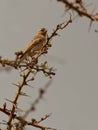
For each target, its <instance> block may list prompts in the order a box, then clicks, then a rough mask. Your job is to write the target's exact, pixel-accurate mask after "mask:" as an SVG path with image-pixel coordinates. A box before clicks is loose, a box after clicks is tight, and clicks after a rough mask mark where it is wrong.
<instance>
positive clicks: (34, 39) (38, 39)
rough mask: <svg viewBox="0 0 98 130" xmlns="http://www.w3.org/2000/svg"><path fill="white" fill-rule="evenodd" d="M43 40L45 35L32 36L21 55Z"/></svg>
mask: <svg viewBox="0 0 98 130" xmlns="http://www.w3.org/2000/svg"><path fill="white" fill-rule="evenodd" d="M43 41H44V42H45V37H35V38H33V39H32V40H31V41H30V43H29V44H28V45H27V46H26V48H25V49H24V50H23V55H24V54H25V53H27V52H29V51H30V50H32V49H33V47H35V46H38V45H39V44H41V42H43Z"/></svg>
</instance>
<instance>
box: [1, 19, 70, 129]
mask: <svg viewBox="0 0 98 130" xmlns="http://www.w3.org/2000/svg"><path fill="white" fill-rule="evenodd" d="M71 22H72V20H71V17H70V19H69V20H68V21H67V22H64V23H62V24H58V25H57V26H56V28H55V29H54V30H53V32H52V33H51V35H50V37H48V39H47V43H46V45H45V46H44V48H43V49H42V51H41V53H40V54H39V55H38V56H37V57H36V58H32V60H31V61H28V60H25V62H24V61H23V62H22V63H20V64H19V65H18V64H17V58H16V60H13V61H12V60H8V59H3V58H2V57H0V64H1V65H2V66H3V67H6V66H10V67H12V68H15V69H22V71H24V72H23V73H22V71H21V72H20V76H21V77H22V81H20V82H19V83H18V84H16V86H17V88H18V90H17V93H16V95H15V97H14V99H13V100H12V101H11V103H12V107H11V109H8V108H7V105H6V103H5V104H4V105H3V108H0V111H1V112H3V113H5V114H6V115H8V117H9V119H8V121H7V123H6V125H7V130H11V129H12V128H15V129H16V130H18V129H20V128H21V130H22V129H23V128H24V127H25V126H26V125H31V126H34V127H37V128H40V129H41V130H47V129H52V128H50V127H44V126H41V125H40V124H39V123H40V122H42V121H44V120H45V119H46V118H48V117H49V116H50V115H46V116H45V117H43V118H41V120H39V121H36V119H32V120H31V121H27V120H25V118H26V116H27V115H28V114H29V113H30V112H31V111H34V110H35V107H36V105H37V104H38V103H39V101H40V99H42V98H43V94H44V93H45V92H46V90H47V88H48V87H49V85H50V81H49V82H48V83H47V84H46V85H45V87H44V88H42V89H40V90H39V96H38V98H36V99H35V101H34V102H33V103H32V105H31V107H30V109H28V110H27V111H26V113H25V114H24V115H23V116H17V112H16V109H17V108H18V107H17V103H18V100H19V97H20V95H22V89H23V87H24V85H28V82H29V81H33V80H34V78H30V76H31V74H34V73H32V70H36V72H37V73H38V72H40V71H42V72H43V73H44V74H47V76H49V77H50V78H51V76H52V75H55V73H54V71H53V69H52V68H49V67H47V62H44V63H43V64H42V65H38V62H39V60H38V59H39V57H40V56H41V55H43V54H44V53H45V54H46V53H47V52H48V49H49V48H50V47H51V45H50V42H51V40H52V38H53V37H55V36H56V35H58V34H57V32H58V31H59V30H63V29H64V28H66V26H68V25H69V23H71ZM18 54H19V53H17V54H16V55H18ZM23 68H24V69H23ZM14 119H17V120H18V123H16V124H15V123H14V122H13V120H14Z"/></svg>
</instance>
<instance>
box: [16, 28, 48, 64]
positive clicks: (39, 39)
mask: <svg viewBox="0 0 98 130" xmlns="http://www.w3.org/2000/svg"><path fill="white" fill-rule="evenodd" d="M47 36H48V34H47V30H46V29H45V28H41V29H40V30H38V31H37V32H36V34H35V36H34V37H33V38H32V40H31V41H30V42H29V44H28V45H27V46H26V47H25V49H24V50H23V51H22V55H21V56H20V59H19V62H18V64H20V63H21V62H22V61H23V60H25V59H26V58H28V57H29V56H34V55H35V54H37V52H40V50H41V49H42V48H43V47H44V46H45V44H46V42H47Z"/></svg>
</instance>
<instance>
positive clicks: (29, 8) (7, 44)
mask: <svg viewBox="0 0 98 130" xmlns="http://www.w3.org/2000/svg"><path fill="white" fill-rule="evenodd" d="M90 3H94V5H92V4H90ZM88 4H90V6H88V8H89V10H90V9H91V11H90V12H92V9H94V8H95V7H96V9H97V7H98V6H97V5H98V1H97V0H93V1H92V0H89V1H88ZM66 20H68V19H67V18H66V15H64V6H63V4H61V3H57V2H56V0H28V1H27V0H0V55H2V56H3V57H4V58H8V59H14V58H15V55H14V52H16V51H19V50H22V49H23V48H24V47H25V46H26V44H27V43H28V42H29V40H30V39H31V38H32V37H33V35H34V32H35V31H36V30H37V29H39V28H41V27H45V28H47V29H48V33H49V34H50V33H51V32H52V30H53V29H54V28H55V27H56V25H57V24H59V23H61V22H64V21H66ZM89 23H90V21H89V20H88V19H86V18H78V19H76V20H75V21H73V23H72V24H70V25H69V26H68V27H67V28H66V29H65V30H63V31H60V32H59V34H60V37H55V38H54V39H53V41H52V43H53V47H52V48H51V49H50V50H49V54H48V55H47V56H43V58H42V60H48V62H49V64H50V66H53V67H54V68H55V69H56V76H55V77H53V82H52V85H51V86H50V88H49V89H48V91H47V93H46V94H45V96H44V99H43V100H42V101H41V102H40V104H39V105H38V106H37V111H36V112H35V113H33V114H31V115H30V117H36V118H37V119H40V117H42V116H43V115H45V114H46V113H50V112H52V116H51V117H50V118H49V119H47V121H45V122H43V124H44V125H46V126H49V127H53V128H57V129H58V130H97V129H98V33H95V32H94V30H95V29H97V27H98V26H97V24H93V26H92V28H91V30H90V32H88V28H89ZM18 81H19V73H18V71H17V70H13V71H12V72H10V73H5V72H1V74H0V105H1V104H2V103H3V102H4V101H5V100H4V98H8V99H13V97H14V95H15V93H16V88H15V86H13V85H12V83H17V82H18ZM47 81H48V78H44V77H43V76H41V75H40V76H37V77H36V80H35V81H34V83H32V86H33V87H34V88H33V89H31V88H25V90H24V91H25V92H26V91H27V92H28V94H30V95H31V96H32V98H21V101H22V104H21V103H20V104H19V105H20V107H21V108H22V107H23V108H26V107H27V106H29V105H30V104H31V102H32V99H33V98H34V97H37V90H38V88H39V87H42V86H44V85H45V83H47ZM33 95H34V97H33ZM33 100H34V99H33ZM8 104H9V103H8ZM30 117H29V118H30ZM3 118H4V119H6V117H5V116H4V115H3V114H2V115H1V116H0V121H1V120H2V119H3ZM0 128H1V126H0ZM33 129H35V128H33Z"/></svg>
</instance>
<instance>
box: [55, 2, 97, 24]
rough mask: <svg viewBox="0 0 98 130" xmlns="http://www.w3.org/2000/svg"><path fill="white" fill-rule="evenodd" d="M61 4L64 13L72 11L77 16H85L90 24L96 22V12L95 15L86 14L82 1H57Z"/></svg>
mask: <svg viewBox="0 0 98 130" xmlns="http://www.w3.org/2000/svg"><path fill="white" fill-rule="evenodd" d="M57 1H59V2H62V3H63V4H64V5H65V12H66V11H70V10H71V11H74V12H76V13H77V14H78V15H79V16H81V17H82V16H85V17H86V18H88V19H90V21H91V22H94V21H96V22H98V12H96V13H95V14H92V13H88V11H87V8H86V7H85V5H84V3H83V0H74V2H69V0H57Z"/></svg>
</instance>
